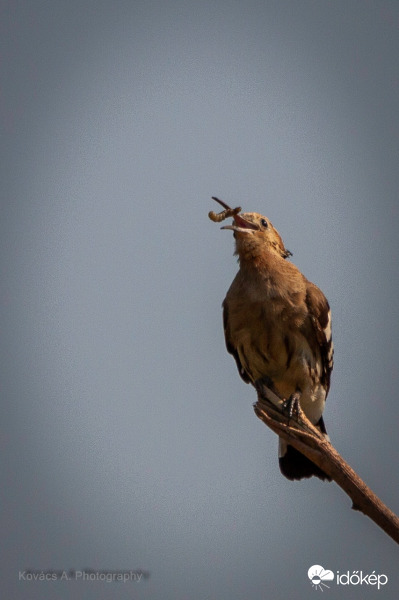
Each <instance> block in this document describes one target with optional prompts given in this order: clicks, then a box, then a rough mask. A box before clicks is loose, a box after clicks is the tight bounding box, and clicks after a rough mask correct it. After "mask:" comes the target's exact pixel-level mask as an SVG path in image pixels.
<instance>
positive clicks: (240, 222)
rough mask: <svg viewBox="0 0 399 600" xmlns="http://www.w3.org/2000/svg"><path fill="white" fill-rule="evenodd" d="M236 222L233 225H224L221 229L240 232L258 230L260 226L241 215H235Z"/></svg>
mask: <svg viewBox="0 0 399 600" xmlns="http://www.w3.org/2000/svg"><path fill="white" fill-rule="evenodd" d="M233 218H234V223H233V224H232V225H224V226H223V227H221V228H220V229H231V230H232V231H239V232H240V233H251V232H252V231H258V229H259V227H258V226H257V225H255V223H251V222H250V221H247V220H246V219H244V218H243V217H242V216H241V215H234V217H233Z"/></svg>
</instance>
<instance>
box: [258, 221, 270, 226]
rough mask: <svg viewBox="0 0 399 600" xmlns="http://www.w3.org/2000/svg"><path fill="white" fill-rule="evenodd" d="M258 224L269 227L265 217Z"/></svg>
mask: <svg viewBox="0 0 399 600" xmlns="http://www.w3.org/2000/svg"><path fill="white" fill-rule="evenodd" d="M260 224H261V225H262V227H269V223H268V222H267V221H266V219H262V220H261V222H260Z"/></svg>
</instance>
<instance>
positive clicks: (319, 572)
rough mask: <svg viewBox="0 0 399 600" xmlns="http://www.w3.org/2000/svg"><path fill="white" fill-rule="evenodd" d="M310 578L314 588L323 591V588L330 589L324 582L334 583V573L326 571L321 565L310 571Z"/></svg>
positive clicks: (311, 568) (314, 566)
mask: <svg viewBox="0 0 399 600" xmlns="http://www.w3.org/2000/svg"><path fill="white" fill-rule="evenodd" d="M308 577H309V579H310V581H311V583H312V588H314V589H315V590H321V591H323V587H326V588H329V587H330V586H329V585H327V584H326V583H324V582H325V581H333V579H334V573H333V572H332V571H328V570H327V569H324V568H323V567H322V566H321V565H313V567H310V569H309V571H308ZM322 586H323V587H322Z"/></svg>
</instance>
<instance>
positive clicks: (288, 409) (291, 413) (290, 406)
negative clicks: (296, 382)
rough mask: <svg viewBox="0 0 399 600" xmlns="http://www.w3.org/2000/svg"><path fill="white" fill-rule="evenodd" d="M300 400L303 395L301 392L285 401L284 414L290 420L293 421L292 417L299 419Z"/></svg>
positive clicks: (295, 393)
mask: <svg viewBox="0 0 399 600" xmlns="http://www.w3.org/2000/svg"><path fill="white" fill-rule="evenodd" d="M300 399H301V393H300V392H299V391H296V392H294V393H293V394H291V396H290V397H289V398H288V400H284V402H283V413H285V414H286V415H287V416H288V417H289V418H290V419H292V417H295V418H296V419H298V417H299V413H300V410H301V404H300Z"/></svg>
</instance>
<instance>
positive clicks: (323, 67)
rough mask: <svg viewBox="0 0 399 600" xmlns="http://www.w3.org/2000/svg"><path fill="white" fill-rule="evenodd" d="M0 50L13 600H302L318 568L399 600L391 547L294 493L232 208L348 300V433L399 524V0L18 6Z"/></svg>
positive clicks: (339, 365) (7, 572) (343, 363)
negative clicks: (379, 581) (235, 295)
mask: <svg viewBox="0 0 399 600" xmlns="http://www.w3.org/2000/svg"><path fill="white" fill-rule="evenodd" d="M0 31H1V63H0V74H1V89H0V126H1V167H2V176H1V187H2V191H1V221H0V243H1V289H0V303H1V315H0V331H1V342H0V343H1V348H0V350H1V388H0V389H1V399H2V404H3V406H4V416H3V432H2V435H1V439H2V446H3V450H2V482H3V485H2V497H3V500H2V505H3V509H2V515H3V519H4V521H3V526H2V530H3V534H2V540H3V542H2V543H3V548H4V547H5V548H6V553H5V556H3V559H2V571H3V574H2V582H1V586H2V588H3V590H5V591H6V592H7V593H6V594H5V596H4V597H8V598H13V599H15V600H20V599H21V600H25V599H27V598H29V600H36V599H38V600H39V599H40V600H42V599H43V598H46V599H47V598H49V599H50V598H51V599H55V598H57V599H62V600H64V599H65V600H66V599H68V600H69V599H75V598H77V597H85V598H87V599H89V600H91V599H93V600H94V599H98V598H101V599H114V598H118V599H119V598H120V599H122V600H124V599H129V600H130V599H131V598H137V599H140V600H142V599H143V600H144V599H150V598H151V599H152V598H162V599H163V600H176V599H178V600H205V599H208V600H215V599H218V600H219V599H223V600H224V599H225V598H226V599H227V598H228V599H229V600H239V599H243V598H246V599H249V600H261V599H264V598H273V599H274V600H279V599H287V598H293V599H297V598H298V599H302V598H308V597H310V594H318V593H319V592H316V591H314V590H312V589H311V585H310V582H309V580H308V578H307V570H308V568H309V567H310V566H311V565H313V564H320V565H322V566H324V567H325V568H328V569H331V570H333V571H334V572H336V571H340V572H341V573H342V572H344V571H347V570H350V571H351V572H352V571H353V570H362V571H363V573H371V572H372V571H375V572H376V573H385V574H386V575H387V576H388V577H389V583H388V584H387V585H386V586H385V588H384V589H382V590H380V591H379V592H378V591H377V590H376V589H375V588H372V587H371V586H369V588H367V589H366V587H365V586H364V585H363V586H362V587H360V586H358V587H352V588H351V589H350V590H349V589H348V588H344V589H342V586H341V587H337V585H336V583H335V582H334V583H333V584H332V585H331V589H330V590H326V592H328V598H330V599H334V598H340V599H341V598H343V597H346V598H349V597H350V598H374V597H378V598H382V599H394V598H397V597H398V592H399V575H398V568H397V565H398V550H397V547H396V545H395V544H394V542H392V541H391V540H390V538H388V537H387V536H386V535H385V534H384V533H383V532H381V531H380V530H379V529H378V528H377V526H375V525H374V524H373V523H372V522H371V521H369V520H368V519H367V518H366V517H364V516H362V515H361V514H359V513H356V512H354V511H352V510H351V509H350V500H349V499H348V498H347V497H346V496H345V495H344V493H343V492H342V491H341V490H340V489H339V488H338V487H337V486H336V485H335V484H325V483H324V484H323V483H321V482H320V481H318V480H317V481H316V480H311V481H303V482H300V483H293V482H289V481H287V480H285V479H284V478H283V477H282V476H281V475H280V472H279V469H278V462H277V439H276V437H275V436H274V434H272V432H271V431H269V430H268V429H267V428H266V427H265V426H264V425H263V424H262V423H261V422H260V421H259V420H258V419H257V418H256V417H255V415H254V413H253V409H252V403H253V402H254V401H255V394H254V391H253V389H252V388H251V387H249V386H246V385H245V384H244V383H243V382H242V381H241V380H240V378H239V376H238V373H237V371H236V367H235V364H234V361H233V359H232V358H231V356H229V355H228V354H227V353H226V350H225V347H224V339H223V331H222V322H221V302H222V300H223V298H224V294H225V292H226V290H227V289H228V286H229V285H230V283H231V280H232V279H233V277H234V274H235V272H236V270H237V264H236V259H235V258H234V257H233V248H234V246H233V238H232V235H231V232H226V231H220V230H219V226H218V225H216V224H214V223H211V222H210V221H209V220H208V217H207V213H208V211H209V210H210V209H215V206H214V203H213V202H212V201H211V199H210V198H211V196H212V195H217V196H220V197H221V198H223V199H225V200H226V201H227V202H228V203H230V204H231V205H233V206H235V205H237V204H239V205H241V206H242V207H243V209H244V210H248V211H252V210H255V211H258V212H261V213H263V214H265V215H267V216H268V217H269V218H270V219H271V220H272V222H273V224H274V225H275V226H276V227H277V229H278V230H279V231H280V233H281V234H282V236H283V239H284V241H285V243H286V245H287V247H288V248H289V249H290V250H291V251H292V252H293V253H294V256H293V261H294V262H295V264H296V265H298V267H299V268H300V269H301V270H302V271H303V272H304V274H305V275H306V276H307V277H308V278H309V279H311V280H312V281H314V282H315V283H316V284H317V285H319V286H320V287H321V289H322V290H323V291H324V292H325V294H326V295H327V297H328V299H329V301H330V304H331V306H332V310H333V333H334V341H335V349H336V353H335V370H334V373H333V377H332V387H331V392H330V396H329V399H328V403H327V407H326V412H325V420H326V424H327V428H328V431H329V433H330V437H331V439H332V441H333V443H334V445H335V446H336V447H337V449H338V450H339V451H340V452H341V453H342V455H343V456H344V457H345V458H346V459H347V460H348V461H349V463H350V464H351V465H352V466H353V468H355V470H357V471H358V473H359V474H360V475H361V476H362V477H363V478H364V479H365V480H366V482H367V483H368V484H369V485H370V486H371V488H372V489H373V490H374V491H375V492H376V493H377V494H378V495H379V496H380V497H381V498H382V499H383V500H384V501H385V502H386V503H387V504H388V506H390V507H391V508H392V509H393V510H394V511H395V512H397V513H398V512H399V492H398V489H399V486H398V479H399V474H398V468H397V465H398V462H399V451H398V434H397V429H398V416H399V409H398V384H399V369H398V361H397V357H398V354H399V302H398V290H399V265H398V250H399V248H398V245H399V244H398V227H399V202H398V191H399V168H398V151H399V121H398V109H399V102H398V101H399V68H398V67H399V58H398V57H399V36H398V33H399V5H398V3H397V2H387V1H374V2H370V1H367V0H364V1H358V2H357V1H344V2H342V1H335V2H327V1H320V2H314V1H310V0H309V1H308V0H305V1H298V2H292V1H264V2H261V1H254V0H249V1H246V2H238V1H233V0H231V1H229V0H223V1H221V2H217V1H216V2H215V0H212V1H210V0H205V1H203V2H193V1H187V0H186V1H184V2H183V1H180V0H176V1H170V0H167V1H163V2H161V1H148V2H139V1H137V2H136V1H130V2H128V1H122V0H119V1H118V0H116V1H115V0H113V1H110V0H103V1H101V0H96V1H89V0H83V1H82V0H81V1H73V0H68V1H61V0H48V1H44V0H43V1H41V0H40V1H32V2H27V1H23V0H21V1H16V0H13V1H2V2H0ZM3 554H4V553H3ZM28 568H30V569H35V570H39V571H40V570H42V569H43V570H49V569H61V570H63V569H65V570H69V569H76V570H82V569H84V568H92V569H100V570H110V569H114V570H130V569H133V570H137V569H140V568H141V569H145V570H146V571H149V572H150V573H151V575H150V578H149V579H148V580H147V581H144V582H140V583H126V584H121V583H119V584H118V583H114V584H107V583H103V582H98V583H82V582H72V581H71V582H60V581H58V582H54V583H32V582H23V581H22V582H18V571H19V570H24V569H28ZM326 596H327V594H326Z"/></svg>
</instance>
